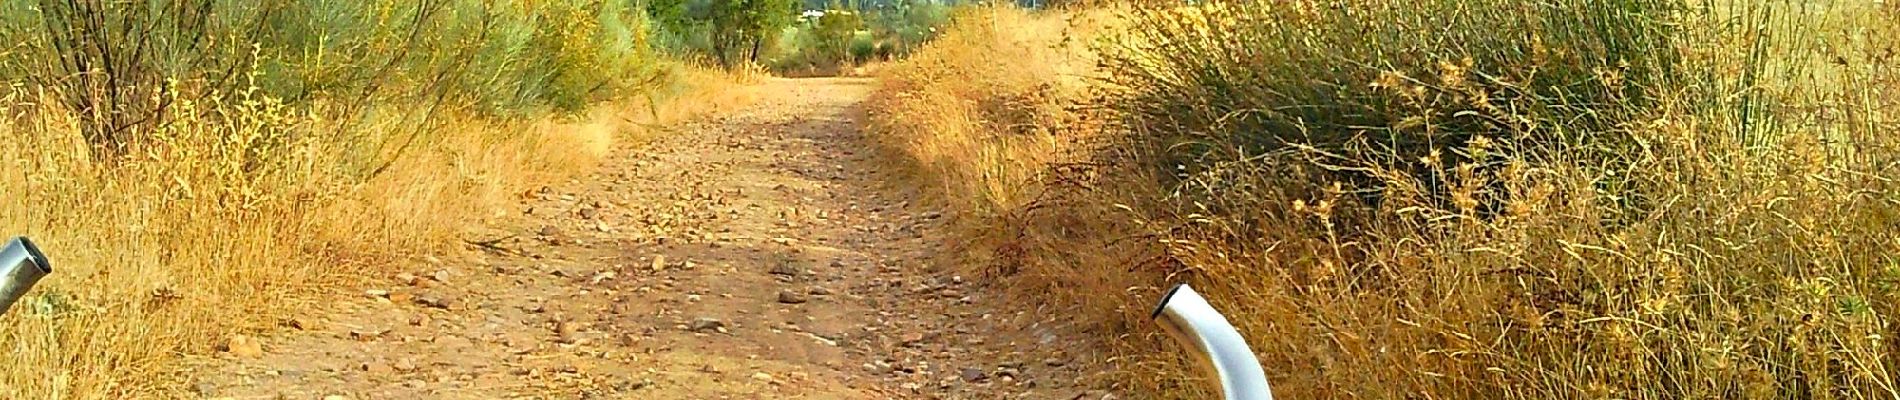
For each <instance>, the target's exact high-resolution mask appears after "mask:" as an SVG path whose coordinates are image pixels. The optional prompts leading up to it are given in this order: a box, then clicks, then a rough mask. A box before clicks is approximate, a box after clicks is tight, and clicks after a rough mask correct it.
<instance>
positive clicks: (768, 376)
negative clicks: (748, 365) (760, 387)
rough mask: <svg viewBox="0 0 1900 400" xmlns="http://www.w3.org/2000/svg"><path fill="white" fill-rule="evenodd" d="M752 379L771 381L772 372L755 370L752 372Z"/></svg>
mask: <svg viewBox="0 0 1900 400" xmlns="http://www.w3.org/2000/svg"><path fill="white" fill-rule="evenodd" d="M752 380H756V381H760V382H771V381H772V374H768V373H764V372H755V373H753V374H752Z"/></svg>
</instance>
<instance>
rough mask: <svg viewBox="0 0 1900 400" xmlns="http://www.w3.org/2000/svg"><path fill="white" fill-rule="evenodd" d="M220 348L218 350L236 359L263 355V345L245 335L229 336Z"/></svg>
mask: <svg viewBox="0 0 1900 400" xmlns="http://www.w3.org/2000/svg"><path fill="white" fill-rule="evenodd" d="M220 347H222V348H221V349H220V350H223V351H225V352H227V353H231V355H233V356H237V357H244V358H251V357H257V356H262V355H264V344H263V343H258V342H257V339H255V338H252V337H250V336H246V335H231V338H230V339H226V340H225V341H224V345H223V346H220Z"/></svg>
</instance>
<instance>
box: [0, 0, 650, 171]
mask: <svg viewBox="0 0 1900 400" xmlns="http://www.w3.org/2000/svg"><path fill="white" fill-rule="evenodd" d="M23 3H26V2H6V3H5V4H4V5H0V40H5V41H7V42H9V43H18V45H17V46H15V47H13V48H11V49H10V50H9V51H6V52H0V76H7V77H13V78H16V79H22V80H25V81H26V82H30V83H33V84H37V85H44V86H46V87H51V88H56V90H55V91H54V93H56V94H59V95H62V96H63V103H65V104H64V105H65V106H67V107H71V108H72V109H74V110H76V111H78V114H79V115H82V116H87V117H86V118H85V121H84V122H83V124H84V125H86V126H87V127H86V128H85V130H86V131H87V132H89V134H88V137H89V141H91V142H93V144H94V145H95V150H96V152H98V153H101V154H102V155H110V154H113V153H117V152H122V151H124V147H126V146H128V145H130V144H132V143H134V142H136V141H138V140H139V137H140V136H141V135H143V134H144V133H145V132H149V131H151V130H152V129H155V128H157V127H158V126H160V125H162V124H164V123H165V121H164V118H163V117H162V115H165V113H164V112H163V111H164V109H165V108H167V107H170V106H172V103H170V102H169V101H168V100H165V99H167V98H169V97H167V96H160V95H159V94H161V93H170V94H178V93H179V92H184V93H183V94H182V95H183V96H184V97H185V98H188V99H191V100H194V101H212V100H220V101H236V99H234V98H233V97H235V96H239V95H240V94H251V92H249V91H248V90H247V89H246V88H248V87H249V86H251V85H256V86H257V87H258V88H259V89H260V90H262V91H263V93H262V94H263V95H265V96H268V97H270V98H273V99H278V100H281V101H284V102H285V103H286V105H287V106H290V107H293V108H297V109H304V110H309V111H315V110H313V109H314V108H317V107H330V108H331V109H328V110H324V111H326V112H327V111H338V112H337V113H336V115H337V117H338V118H341V119H342V122H343V123H344V124H346V125H347V124H350V123H353V121H355V120H359V119H362V118H365V117H366V116H367V115H368V114H370V111H369V110H370V109H371V108H372V106H373V105H375V104H379V103H394V102H402V103H404V104H420V105H424V106H423V107H416V108H411V109H409V110H405V112H406V114H405V115H404V116H401V117H399V118H400V119H404V120H411V121H414V122H418V124H413V125H412V126H421V125H426V124H424V123H423V122H427V121H428V120H429V119H431V118H433V117H434V116H435V115H436V114H437V113H436V112H435V111H437V109H438V108H439V107H474V108H477V109H479V110H482V111H484V113H485V114H487V115H493V116H514V115H519V114H521V113H527V112H536V111H541V110H544V109H548V108H553V109H558V110H563V111H576V110H579V109H580V108H581V107H583V106H585V105H586V104H587V103H589V102H591V101H594V100H598V99H600V98H602V97H604V96H606V95H609V94H612V93H617V92H621V91H624V90H629V89H638V87H639V86H641V85H644V84H645V82H647V81H648V80H649V78H650V77H651V76H652V74H653V72H654V69H655V68H656V66H657V65H658V60H657V59H656V58H655V57H654V55H653V54H652V52H651V51H650V48H651V45H650V43H649V39H648V34H647V28H646V24H647V21H646V13H645V10H642V9H640V8H638V7H635V6H634V3H633V2H632V1H631V0H612V1H587V0H563V1H552V2H537V4H527V3H516V2H500V3H497V2H483V1H475V0H431V1H419V2H405V1H389V0H384V1H346V0H271V1H257V2H225V1H213V0H171V1H160V2H131V1H104V2H97V1H94V2H42V4H40V5H38V6H32V5H27V4H23ZM83 21H99V22H97V23H82V22H83ZM339 131H342V130H341V129H339Z"/></svg>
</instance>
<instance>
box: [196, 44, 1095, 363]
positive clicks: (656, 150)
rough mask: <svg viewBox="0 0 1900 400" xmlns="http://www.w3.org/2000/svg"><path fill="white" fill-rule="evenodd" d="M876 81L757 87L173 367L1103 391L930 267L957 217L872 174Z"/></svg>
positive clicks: (1060, 340) (1055, 346)
mask: <svg viewBox="0 0 1900 400" xmlns="http://www.w3.org/2000/svg"><path fill="white" fill-rule="evenodd" d="M870 86H871V82H870V81H868V80H863V79H842V78H841V79H781V80H773V81H771V82H768V83H766V84H765V85H763V86H762V87H760V88H758V90H759V91H760V96H759V97H760V100H759V101H758V102H757V103H755V104H753V105H751V106H748V107H746V108H744V109H741V110H732V111H730V112H725V113H722V114H723V115H724V116H723V117H720V118H712V119H707V120H702V121H697V122H693V123H689V124H685V125H683V126H680V127H676V128H675V129H674V132H670V133H668V134H665V135H661V137H659V138H657V139H655V140H652V141H648V142H643V143H638V144H632V145H628V146H624V148H621V149H619V151H617V152H616V153H615V155H614V156H612V157H610V158H609V159H608V160H607V161H606V162H605V163H604V165H602V166H601V167H600V170H599V171H598V172H597V173H595V174H594V175H593V176H592V177H591V178H590V179H586V180H582V181H575V182H570V183H568V184H565V185H559V186H555V187H549V188H542V189H541V190H536V191H532V192H530V193H528V194H526V195H524V196H523V200H522V203H521V205H520V208H519V210H518V211H519V212H517V213H513V214H515V215H512V216H510V217H507V218H505V219H504V220H503V221H500V222H497V223H496V224H494V225H493V226H492V227H491V228H490V229H487V230H484V231H481V232H473V233H471V234H470V237H469V238H467V240H468V241H470V242H471V244H469V245H467V246H466V248H465V249H463V250H462V251H457V252H452V253H450V254H440V255H437V256H433V257H427V258H425V259H424V260H419V261H417V262H414V263H409V264H407V265H402V266H401V268H400V269H401V270H402V271H403V272H400V273H397V272H391V273H388V274H387V276H379V277H375V278H374V279H369V280H367V281H366V283H365V286H363V287H353V288H338V289H337V292H336V293H335V295H334V296H332V297H333V298H332V299H330V301H329V302H328V303H326V305H325V306H323V307H320V308H318V309H315V310H312V312H311V313H310V314H308V315H309V316H308V317H300V318H295V319H293V320H291V321H286V327H284V328H281V329H279V330H277V331H274V332H267V333H265V334H262V335H261V336H262V337H261V338H257V339H251V340H250V341H252V342H255V343H259V344H260V345H257V346H254V347H253V346H251V345H248V344H245V343H242V342H243V341H242V340H240V341H239V342H240V343H238V344H237V345H233V346H228V347H230V349H229V350H228V351H224V352H221V353H218V354H217V355H216V356H215V357H212V358H206V359H201V360H198V361H199V362H196V363H194V364H195V365H198V366H197V367H196V368H193V369H192V370H191V371H190V374H189V376H190V378H187V379H190V380H191V381H192V382H194V384H195V387H196V388H197V391H198V393H197V394H198V395H201V396H203V397H206V398H237V399H277V398H287V399H324V398H348V399H517V398H521V399H576V398H607V399H613V398H625V399H764V398H772V399H777V398H802V399H892V398H900V399H901V398H986V399H987V398H1035V399H1077V398H1088V399H1099V398H1103V397H1105V396H1106V397H1113V395H1108V394H1106V393H1105V392H1100V391H1088V390H1083V389H1082V388H1080V387H1078V386H1077V385H1076V384H1075V383H1074V382H1076V381H1077V379H1078V378H1079V377H1082V376H1084V375H1086V374H1084V373H1083V371H1080V369H1081V368H1082V365H1084V364H1087V363H1088V362H1087V360H1089V359H1091V358H1093V355H1091V354H1078V353H1076V352H1077V351H1078V349H1076V348H1072V347H1079V346H1070V345H1067V344H1069V343H1071V342H1072V341H1071V340H1069V339H1066V338H1072V337H1074V336H1072V335H1074V333H1073V331H1072V330H1070V329H1066V328H1063V326H1064V325H1063V324H1059V323H1054V322H1051V320H1048V319H1047V318H1045V316H1042V315H1038V314H1037V313H1035V312H1031V311H1026V310H1017V309H1014V308H1015V307H1016V306H1014V305H1013V304H1018V303H1021V302H1011V301H1006V300H1005V299H1001V298H1000V297H1002V296H1001V295H1000V294H996V293H1000V292H997V291H994V290H991V289H988V288H986V287H985V286H983V285H981V284H979V283H977V282H974V280H973V279H965V278H964V277H961V276H958V275H957V274H956V273H954V272H949V271H955V270H957V268H938V267H936V266H933V265H932V264H933V261H934V260H940V259H948V258H949V257H940V255H939V254H938V252H939V251H940V250H941V249H945V248H947V247H946V246H945V245H944V243H945V242H946V241H947V240H949V238H948V237H947V235H946V234H944V233H942V232H941V231H942V226H943V225H945V224H947V223H948V222H947V221H949V220H950V219H952V218H954V216H946V215H944V214H942V213H940V212H937V211H936V210H930V209H926V208H924V207H922V206H920V205H918V204H914V202H913V201H912V200H911V198H912V197H913V196H912V195H911V194H909V193H906V192H905V191H903V190H901V189H893V188H892V187H893V186H895V185H891V184H888V183H886V182H888V181H889V179H890V177H889V176H888V173H887V172H885V171H882V169H883V168H882V167H881V166H880V164H878V163H877V162H876V161H874V158H875V157H873V155H872V154H870V153H871V151H870V150H869V141H867V140H865V138H864V137H863V135H864V133H863V132H860V129H859V126H860V124H859V118H858V116H859V114H860V113H861V109H860V106H859V104H860V103H861V102H862V100H863V99H864V97H865V96H866V95H867V94H868V92H869V91H870ZM940 271H942V272H940ZM207 340H211V339H207ZM218 340H220V341H228V339H218Z"/></svg>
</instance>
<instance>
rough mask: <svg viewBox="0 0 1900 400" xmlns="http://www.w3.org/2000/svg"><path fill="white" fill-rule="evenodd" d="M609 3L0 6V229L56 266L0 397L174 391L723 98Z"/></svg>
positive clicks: (734, 87)
mask: <svg viewBox="0 0 1900 400" xmlns="http://www.w3.org/2000/svg"><path fill="white" fill-rule="evenodd" d="M617 4H620V3H618V2H551V3H546V4H538V5H530V4H520V3H508V2H501V3H496V2H488V3H474V2H449V1H425V2H387V1H384V2H325V1H307V2H304V1H267V2H248V3H224V2H198V1H174V2H159V3H152V4H148V5H150V6H151V7H130V6H127V4H125V3H122V2H43V3H41V4H39V5H30V4H25V2H12V3H7V4H6V5H0V21H5V22H6V23H5V24H0V38H5V39H7V40H8V41H9V43H12V44H13V45H11V47H8V48H6V49H5V50H0V71H7V72H9V74H7V77H6V78H0V80H4V81H5V82H6V89H4V91H0V110H5V111H6V112H5V115H4V116H0V121H4V122H0V136H5V137H7V138H9V139H8V140H5V141H0V161H3V162H4V164H0V165H4V167H0V171H3V172H0V234H7V235H14V234H19V235H27V236H31V237H32V238H33V239H34V240H35V241H37V242H39V243H40V245H41V247H42V248H43V249H44V250H46V251H47V252H48V254H49V256H51V257H52V258H53V261H54V265H55V268H56V270H55V273H54V274H53V275H52V276H49V277H48V278H47V279H46V280H44V281H42V282H41V283H40V285H39V287H37V288H36V289H35V290H34V292H33V293H32V294H30V295H29V296H28V297H26V298H25V299H23V300H22V301H21V302H19V303H18V304H16V305H15V306H14V308H13V309H12V310H11V312H10V313H9V314H7V315H5V316H4V318H0V343H5V344H6V346H7V347H9V350H8V352H7V353H8V354H9V356H8V357H9V358H8V362H7V363H6V364H5V365H0V398H10V399H11V398H19V399H54V398H83V399H104V398H112V399H118V398H186V397H193V396H194V395H192V394H189V393H188V392H187V391H185V390H184V389H185V387H186V386H187V385H188V384H189V383H190V382H187V381H186V380H187V379H189V378H190V377H189V376H186V375H185V374H181V373H180V372H181V368H184V367H186V365H185V362H184V359H185V358H186V357H188V356H197V355H207V354H213V353H215V352H216V351H217V348H218V347H219V346H222V345H224V342H225V341H226V340H227V338H230V337H232V335H234V334H239V333H251V334H255V333H257V332H259V331H265V330H269V329H273V327H275V326H277V325H278V324H280V323H281V322H282V321H283V320H284V319H285V318H287V317H289V316H293V315H297V314H299V313H309V312H319V311H320V310H322V304H321V303H322V302H324V301H325V299H327V298H330V297H331V296H335V295H338V293H339V291H338V289H337V287H338V285H347V284H349V283H350V282H352V279H355V278H356V277H358V276H363V275H377V274H379V272H378V271H379V268H383V267H388V266H391V265H395V264H398V263H403V262H407V261H406V260H407V259H409V258H411V257H419V256H421V255H424V254H427V253H429V252H432V251H438V250H442V249H444V248H447V247H450V246H456V245H457V243H459V242H460V241H461V239H463V237H462V236H463V235H464V234H465V231H466V230H468V229H471V228H475V227H476V226H478V224H480V223H482V222H483V221H486V220H489V219H491V218H493V217H495V216H498V215H501V214H502V213H505V212H506V210H507V206H508V204H510V203H512V201H513V200H514V199H515V198H516V197H517V196H518V195H519V194H520V193H523V192H524V191H525V190H528V189H530V188H532V187H535V186H537V185H541V184H547V183H553V182H558V181H563V180H567V179H570V178H574V177H578V176H580V175H582V174H584V173H586V172H588V171H590V170H591V169H592V167H593V166H594V165H595V164H596V163H597V162H598V161H599V160H600V158H601V157H602V156H603V155H605V154H606V153H607V152H608V151H609V149H611V148H612V147H613V146H614V144H615V143H616V142H617V141H625V140H638V139H639V138H640V137H643V136H646V135H652V134H658V132H659V131H658V130H657V128H658V127H660V126H663V125H665V124H667V123H670V122H672V121H676V120H678V119H681V118H687V117H690V116H692V115H695V114H697V113H701V112H703V111H704V110H708V109H720V108H724V107H727V106H729V105H731V104H732V103H735V102H742V101H744V100H745V99H744V97H745V96H744V95H743V93H744V89H743V85H742V84H741V83H740V82H741V81H743V80H745V78H743V77H735V76H732V75H729V74H726V73H723V72H711V71H707V70H701V69H699V68H696V67H692V66H688V65H680V64H676V63H672V62H669V61H666V60H662V59H658V58H653V57H651V56H650V54H649V53H647V51H646V50H645V48H644V46H646V44H645V43H643V40H644V39H643V29H644V28H643V27H641V26H640V24H642V22H641V21H639V20H638V19H637V16H638V15H639V13H637V12H636V11H638V10H637V9H631V8H628V9H618V8H615V7H616V5H617ZM122 6H124V7H122ZM201 6H202V7H203V8H199V7H201ZM95 17H96V18H95ZM74 21H93V22H91V23H87V24H81V23H78V22H74ZM42 24H44V25H42ZM555 26H559V27H560V29H554V28H553V27H555ZM140 38H144V39H146V40H136V39H140ZM193 38H196V39H199V40H201V41H198V42H193V41H190V40H189V39H193ZM108 60H111V61H108Z"/></svg>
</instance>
